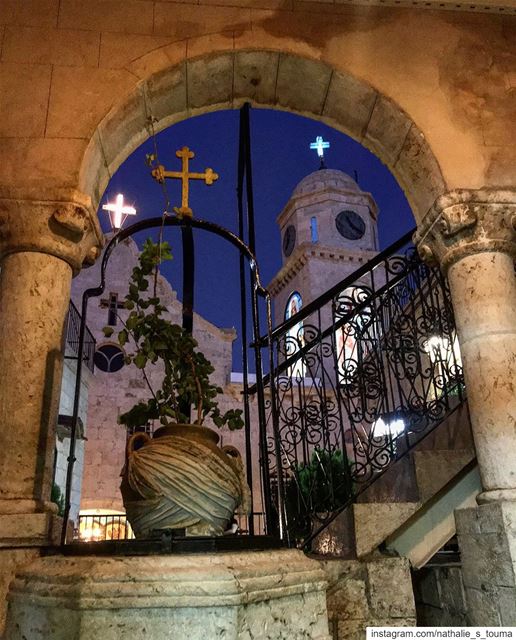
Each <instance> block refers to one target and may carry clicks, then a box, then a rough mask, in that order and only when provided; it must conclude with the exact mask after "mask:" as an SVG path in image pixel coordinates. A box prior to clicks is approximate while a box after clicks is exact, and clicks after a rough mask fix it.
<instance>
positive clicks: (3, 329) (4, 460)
mask: <svg viewBox="0 0 516 640" xmlns="http://www.w3.org/2000/svg"><path fill="white" fill-rule="evenodd" d="M101 239H102V235H101V232H100V228H99V226H98V222H97V220H96V215H95V213H94V212H93V211H91V210H90V208H89V207H88V203H87V201H86V199H85V198H84V197H82V198H81V197H80V195H79V194H76V193H74V194H71V197H70V199H67V200H65V201H59V202H52V201H34V200H20V199H15V198H12V199H2V200H0V567H2V568H5V569H6V570H7V569H9V570H8V571H7V574H8V575H7V574H4V572H3V571H2V569H1V568H0V591H1V586H2V583H3V584H5V583H6V582H8V580H9V579H10V577H11V575H12V572H13V571H14V570H15V569H16V567H17V566H18V565H19V562H18V560H19V561H20V562H24V561H27V559H29V558H30V557H31V553H30V549H32V550H33V553H32V556H33V555H34V553H36V549H37V548H38V547H40V546H44V545H48V544H49V543H51V542H52V533H53V531H54V533H55V534H58V532H59V526H57V525H58V523H57V522H56V521H57V518H56V517H55V510H56V509H55V507H54V505H53V504H52V503H51V502H50V490H51V483H52V463H53V453H54V447H55V425H56V423H57V412H58V408H59V393H60V386H61V375H62V357H63V355H62V354H63V349H62V347H63V339H64V336H63V333H64V332H63V329H64V327H65V322H66V317H67V312H68V304H69V299H70V283H71V279H72V275H73V274H74V273H77V272H78V271H79V270H80V269H81V266H82V264H83V262H84V261H85V260H89V261H91V260H94V259H95V258H96V256H97V255H98V252H99V247H100V244H101ZM22 548H23V551H22V550H21V549H22ZM2 595H3V594H2V593H0V598H1V596H2ZM0 618H1V615H0Z"/></svg>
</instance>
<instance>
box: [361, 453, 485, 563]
mask: <svg viewBox="0 0 516 640" xmlns="http://www.w3.org/2000/svg"><path fill="white" fill-rule="evenodd" d="M474 457H475V455H474V452H473V451H472V450H471V449H465V450H458V451H451V450H443V451H436V450H424V451H414V452H413V454H412V463H413V468H414V473H415V478H416V482H417V488H418V492H417V493H418V494H419V495H418V499H417V500H413V501H403V502H369V503H367V502H364V503H359V504H355V505H354V508H353V512H354V520H355V544H356V553H357V557H359V558H360V557H362V556H365V555H367V554H368V553H371V552H372V551H374V549H376V548H377V547H378V545H379V544H381V543H382V542H384V541H385V540H386V539H387V538H388V537H389V536H391V535H392V534H394V533H395V532H396V531H397V530H398V529H399V528H400V527H402V526H403V525H404V524H405V523H406V522H407V520H408V519H409V518H411V517H412V516H413V515H414V514H415V513H416V512H417V511H418V510H419V509H420V508H421V507H423V505H425V503H427V502H428V501H429V500H430V499H431V498H433V497H434V496H435V495H436V494H437V493H438V492H439V491H441V490H442V489H443V488H444V487H445V486H446V485H447V484H448V483H449V482H450V481H451V480H452V479H453V478H455V477H456V476H457V475H458V474H459V473H460V472H461V471H462V470H463V469H464V468H465V466H466V465H467V464H469V463H471V461H472V460H473V459H474Z"/></svg>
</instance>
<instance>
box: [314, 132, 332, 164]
mask: <svg viewBox="0 0 516 640" xmlns="http://www.w3.org/2000/svg"><path fill="white" fill-rule="evenodd" d="M329 148H330V143H329V142H325V141H324V140H323V139H322V136H317V137H316V138H315V142H311V143H310V149H317V155H318V156H319V158H321V162H322V161H323V158H324V149H329Z"/></svg>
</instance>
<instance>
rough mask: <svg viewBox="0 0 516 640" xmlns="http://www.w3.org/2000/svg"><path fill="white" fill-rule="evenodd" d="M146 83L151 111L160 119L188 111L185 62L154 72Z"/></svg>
mask: <svg viewBox="0 0 516 640" xmlns="http://www.w3.org/2000/svg"><path fill="white" fill-rule="evenodd" d="M146 85H147V99H148V100H149V105H150V111H151V112H152V115H153V116H154V117H155V118H156V119H157V120H158V121H161V120H164V119H167V118H168V119H171V117H173V116H175V115H176V114H178V113H183V112H185V111H186V107H187V104H186V67H185V63H183V64H180V65H178V66H175V67H172V68H171V69H165V70H164V71H160V72H159V73H156V74H154V75H153V76H152V77H151V78H149V80H147V83H146Z"/></svg>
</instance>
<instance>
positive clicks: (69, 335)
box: [65, 300, 95, 373]
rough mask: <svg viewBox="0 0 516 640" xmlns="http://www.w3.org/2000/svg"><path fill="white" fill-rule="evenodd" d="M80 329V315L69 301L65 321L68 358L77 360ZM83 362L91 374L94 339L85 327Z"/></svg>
mask: <svg viewBox="0 0 516 640" xmlns="http://www.w3.org/2000/svg"><path fill="white" fill-rule="evenodd" d="M80 328H81V314H80V313H79V311H78V310H77V307H76V306H75V305H74V303H73V302H72V301H71V300H70V306H69V309H68V318H67V321H66V343H67V345H68V346H69V347H70V349H71V351H72V353H73V354H74V355H73V356H65V357H70V358H77V357H78V355H79V332H80ZM83 354H84V355H83V361H84V363H85V364H86V366H87V367H88V369H89V370H90V371H91V372H92V373H93V369H94V363H93V358H94V356H95V338H94V337H93V334H92V333H91V331H90V330H89V329H88V327H86V332H85V339H84V350H83Z"/></svg>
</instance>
